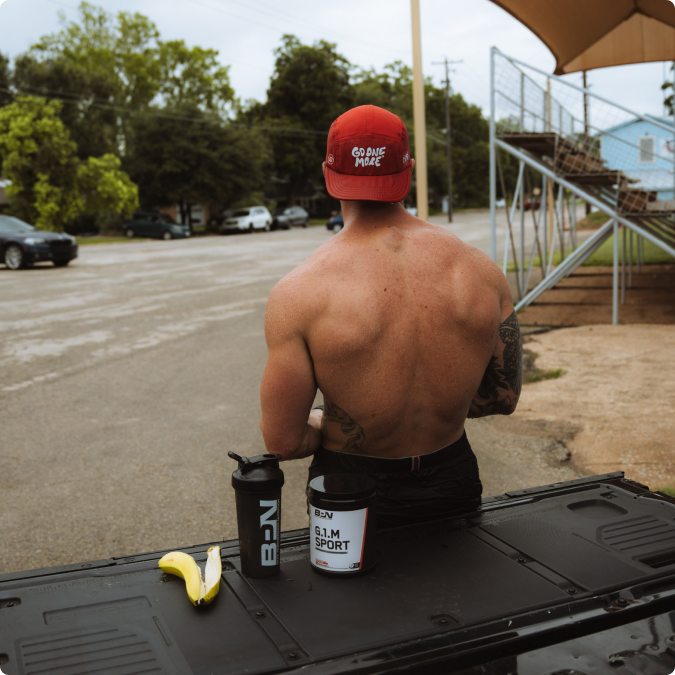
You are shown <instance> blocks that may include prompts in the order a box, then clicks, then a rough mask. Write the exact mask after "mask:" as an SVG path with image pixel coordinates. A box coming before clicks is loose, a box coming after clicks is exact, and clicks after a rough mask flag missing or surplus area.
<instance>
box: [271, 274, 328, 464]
mask: <svg viewBox="0 0 675 675" xmlns="http://www.w3.org/2000/svg"><path fill="white" fill-rule="evenodd" d="M285 291H286V289H285V287H284V286H282V287H281V288H279V287H277V288H275V289H274V290H273V291H272V294H271V295H270V298H269V300H268V303H267V311H266V312H265V340H266V341H267V350H268V356H267V365H266V366H265V372H264V373H263V378H262V382H261V384H260V403H261V406H262V417H261V418H260V429H261V431H262V434H263V439H264V441H265V447H266V448H267V451H268V452H270V453H272V452H277V453H279V454H280V455H281V456H282V459H284V460H286V459H300V458H302V457H308V456H309V455H313V454H314V452H315V451H316V450H317V449H318V447H319V445H321V433H320V432H319V431H318V428H319V425H320V423H321V415H320V413H321V411H319V410H317V411H312V415H311V416H310V408H311V407H312V403H313V401H314V396H315V395H316V380H315V378H314V367H313V364H312V358H311V356H310V354H309V350H308V349H307V344H306V343H305V340H304V338H303V337H302V335H301V334H300V331H299V326H298V325H297V323H296V322H297V317H298V312H297V311H295V310H296V308H294V307H293V303H292V301H291V299H290V298H289V297H288V296H287V291H286V292H285ZM308 420H309V422H311V425H310V423H308Z"/></svg>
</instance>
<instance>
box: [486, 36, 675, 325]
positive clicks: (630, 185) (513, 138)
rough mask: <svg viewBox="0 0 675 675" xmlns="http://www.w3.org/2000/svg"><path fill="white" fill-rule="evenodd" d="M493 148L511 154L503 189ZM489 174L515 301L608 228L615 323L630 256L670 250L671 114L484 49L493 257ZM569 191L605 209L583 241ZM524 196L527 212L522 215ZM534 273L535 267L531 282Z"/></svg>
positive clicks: (673, 246) (599, 240)
mask: <svg viewBox="0 0 675 675" xmlns="http://www.w3.org/2000/svg"><path fill="white" fill-rule="evenodd" d="M500 150H501V151H504V152H505V153H507V154H509V155H511V156H513V157H515V158H516V159H517V160H518V166H519V169H518V180H517V184H516V186H515V189H513V188H511V189H512V192H510V191H509V190H508V189H507V185H506V181H505V178H504V176H505V173H506V169H505V167H503V166H502V164H503V162H502V161H501V159H500V152H499V151H500ZM526 167H527V169H526ZM498 181H499V186H500V188H501V192H502V195H503V196H505V197H506V201H507V202H511V205H510V207H507V208H506V218H507V226H508V229H507V238H506V242H505V246H504V257H503V261H502V262H503V270H504V273H505V274H506V272H507V270H509V269H512V270H515V272H516V286H517V292H518V303H517V305H516V309H521V308H524V307H526V306H527V305H529V304H530V303H532V302H533V301H534V300H536V298H537V297H539V295H541V293H543V292H544V291H546V290H549V289H550V288H552V287H553V286H555V284H557V283H558V282H559V281H560V280H561V279H563V278H564V277H566V276H568V275H569V274H571V273H572V272H574V270H575V269H576V268H577V267H578V266H579V265H581V264H583V263H584V262H585V261H586V260H587V259H588V258H589V257H590V256H591V255H592V254H593V253H594V252H595V251H596V250H597V249H598V248H599V247H600V246H601V245H602V244H603V243H604V242H605V241H606V240H607V239H608V238H609V237H611V236H612V235H614V248H613V250H614V270H613V272H614V273H613V305H614V311H613V320H614V323H617V322H618V311H619V287H620V288H621V302H623V300H624V297H625V288H626V274H627V270H628V279H629V285H630V284H631V283H632V273H633V266H634V263H637V267H638V271H639V269H640V264H641V262H642V261H643V259H644V253H643V252H644V240H647V241H650V242H651V243H652V244H654V245H656V246H658V247H659V248H661V249H662V250H664V251H666V252H667V253H668V254H670V255H672V256H674V257H675V128H674V127H673V124H672V122H671V121H670V120H667V119H663V118H659V117H654V116H647V115H641V114H638V113H634V112H632V111H630V110H628V109H626V108H624V107H622V106H619V105H616V104H614V103H612V102H610V101H608V100H607V99H604V98H602V97H600V96H597V95H595V94H593V93H592V92H591V91H590V90H588V89H584V88H582V87H579V86H576V85H574V84H573V83H572V82H571V81H570V80H569V78H568V79H567V80H564V79H561V78H558V77H555V76H553V75H548V74H546V73H544V72H543V71H540V70H538V69H536V68H532V67H531V66H528V65H527V64H524V63H522V62H520V61H517V60H515V59H512V58H510V57H508V56H505V55H504V54H502V53H501V52H499V51H498V50H496V49H493V50H492V71H491V119H490V192H491V216H492V255H493V258H494V259H495V260H496V251H497V230H496V208H497V207H496V200H497V185H498ZM577 199H581V200H583V201H584V202H586V203H589V204H591V205H592V206H593V207H594V209H595V210H599V211H601V212H604V213H605V214H607V216H608V220H607V222H605V223H604V224H602V225H601V227H600V228H599V229H598V230H596V231H595V232H594V233H593V234H592V235H591V236H590V237H588V238H587V239H585V241H583V242H579V241H578V237H577V229H576V224H577ZM528 204H530V205H532V208H531V209H530V210H531V215H529V216H526V213H525V212H526V210H527V208H528V207H527V205H528ZM517 212H518V215H516V213H517ZM517 221H519V222H517ZM529 221H531V224H530V223H529ZM620 239H621V246H620V245H619V240H620ZM526 242H527V243H526ZM627 249H628V250H627ZM509 263H510V265H509ZM535 270H536V271H535ZM533 273H534V274H537V273H539V274H540V277H541V278H540V281H539V282H538V283H534V278H533ZM619 279H620V281H619ZM531 281H532V283H530V282H531ZM533 284H534V285H533Z"/></svg>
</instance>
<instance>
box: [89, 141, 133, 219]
mask: <svg viewBox="0 0 675 675" xmlns="http://www.w3.org/2000/svg"><path fill="white" fill-rule="evenodd" d="M120 166H121V162H120V160H119V158H118V157H115V155H111V154H108V155H103V157H89V158H88V159H87V161H86V162H82V163H80V165H79V166H78V168H77V184H78V189H79V191H80V195H81V198H82V213H83V214H85V215H92V216H97V215H99V214H102V213H115V214H121V215H125V216H130V215H131V214H132V212H133V211H134V209H136V208H137V207H138V186H137V185H135V184H134V183H132V181H131V179H130V178H129V176H128V174H126V173H125V172H124V171H121V170H120Z"/></svg>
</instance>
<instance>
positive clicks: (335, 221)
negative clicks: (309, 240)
mask: <svg viewBox="0 0 675 675" xmlns="http://www.w3.org/2000/svg"><path fill="white" fill-rule="evenodd" d="M344 226H345V221H344V220H343V218H342V214H341V213H338V214H337V216H333V217H332V218H331V219H330V220H329V221H328V222H327V223H326V229H327V230H330V231H331V232H334V233H335V234H337V233H338V232H339V231H340V230H341V229H342V228H343V227H344Z"/></svg>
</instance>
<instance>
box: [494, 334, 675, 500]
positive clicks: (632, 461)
mask: <svg viewBox="0 0 675 675" xmlns="http://www.w3.org/2000/svg"><path fill="white" fill-rule="evenodd" d="M528 348H529V349H531V350H532V351H534V352H536V353H537V354H538V355H539V356H538V358H537V362H536V364H537V366H539V367H540V368H542V369H554V368H562V369H563V371H564V372H565V374H564V375H563V376H562V377H560V378H558V379H555V380H548V381H542V382H537V383H534V384H528V385H525V386H524V387H523V394H522V396H521V400H520V403H519V405H518V409H517V410H516V412H515V413H514V414H513V415H512V416H511V417H509V418H503V419H504V420H508V421H506V422H504V421H502V419H499V418H495V419H496V420H498V421H497V422H495V423H494V429H495V430H496V431H497V432H498V431H500V430H503V431H504V433H506V434H508V433H510V431H511V430H517V431H518V433H519V434H521V435H522V436H523V438H528V437H530V435H531V433H532V432H531V431H530V430H531V429H533V428H538V427H536V425H541V424H542V422H544V423H545V426H546V428H547V429H551V430H553V429H555V430H557V434H558V435H559V434H562V433H563V431H564V430H568V436H567V437H563V438H562V441H563V442H564V443H565V445H566V447H567V448H568V449H569V450H570V452H571V459H570V462H571V465H570V466H572V467H573V468H574V469H575V470H576V471H579V472H583V473H584V474H587V475H593V474H600V473H607V472H611V471H625V472H626V475H627V477H628V478H632V479H633V480H637V481H639V482H641V483H644V484H646V485H648V486H649V487H651V488H656V487H661V486H666V485H675V453H673V449H674V447H673V446H674V443H675V441H674V439H675V380H674V379H673V378H672V377H671V376H670V373H671V372H673V368H674V367H675V326H653V325H652V326H649V325H644V326H640V325H635V326H597V325H596V326H583V327H579V328H569V329H561V330H554V331H550V332H548V333H542V334H538V335H533V336H531V337H530V338H529V342H528ZM508 425H512V426H511V427H509V426H508ZM533 425H535V426H534V427H533ZM559 425H562V426H559ZM572 429H574V430H575V433H574V435H573V437H569V433H571V432H572V431H571V430H572ZM542 430H543V429H542ZM557 434H553V436H552V437H555V436H556V435H557ZM521 482H527V481H521ZM522 487H525V485H522Z"/></svg>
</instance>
